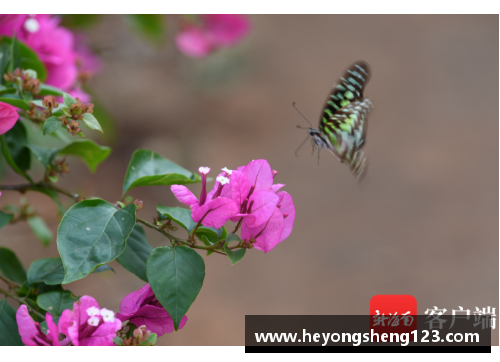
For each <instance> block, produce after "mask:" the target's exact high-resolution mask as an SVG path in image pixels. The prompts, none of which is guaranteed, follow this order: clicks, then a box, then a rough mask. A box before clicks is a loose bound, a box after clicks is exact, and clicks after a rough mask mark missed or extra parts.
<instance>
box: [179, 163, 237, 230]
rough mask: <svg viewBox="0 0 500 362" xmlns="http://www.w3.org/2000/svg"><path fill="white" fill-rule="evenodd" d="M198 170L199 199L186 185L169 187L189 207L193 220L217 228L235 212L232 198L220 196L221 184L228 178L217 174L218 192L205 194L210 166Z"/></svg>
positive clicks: (225, 182) (235, 207)
mask: <svg viewBox="0 0 500 362" xmlns="http://www.w3.org/2000/svg"><path fill="white" fill-rule="evenodd" d="M199 171H200V173H201V180H202V190H201V195H200V200H199V201H198V199H197V198H196V196H194V195H193V193H192V192H191V191H189V189H188V188H187V187H186V186H182V185H172V186H171V187H170V189H171V190H172V192H173V193H174V195H175V197H176V198H177V200H179V201H180V202H182V203H183V204H184V205H189V206H190V207H191V217H192V218H193V220H194V221H195V222H201V224H202V225H204V226H209V227H214V228H216V229H218V228H220V227H222V225H224V224H225V223H226V221H227V220H228V219H229V217H230V216H232V215H234V214H236V213H237V211H238V206H237V205H236V203H235V202H234V201H233V200H232V199H230V198H228V197H223V196H221V192H220V191H221V190H222V186H223V185H225V184H227V183H229V179H227V178H226V177H223V176H218V177H217V182H218V183H219V184H221V187H220V188H219V192H217V191H216V192H213V193H210V195H207V174H208V173H209V172H210V168H208V167H200V168H199Z"/></svg>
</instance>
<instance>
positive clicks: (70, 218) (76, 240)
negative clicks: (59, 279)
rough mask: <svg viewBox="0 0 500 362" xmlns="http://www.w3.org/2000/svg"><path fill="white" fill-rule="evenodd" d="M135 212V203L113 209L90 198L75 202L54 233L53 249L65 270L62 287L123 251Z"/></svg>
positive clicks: (133, 221) (108, 204) (133, 222)
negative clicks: (54, 246)
mask: <svg viewBox="0 0 500 362" xmlns="http://www.w3.org/2000/svg"><path fill="white" fill-rule="evenodd" d="M136 209H137V206H136V205H135V204H130V205H128V206H126V207H125V208H124V209H116V208H115V207H114V206H113V205H111V204H110V203H109V202H107V201H104V200H101V199H93V200H83V201H81V202H79V203H77V204H76V205H74V206H73V207H71V208H70V209H69V210H68V211H67V212H66V214H64V216H63V218H62V220H61V224H60V225H59V228H58V230H57V248H58V250H59V254H60V255H61V258H62V261H63V264H64V269H65V271H66V274H65V277H64V281H63V284H67V283H71V282H73V281H75V280H78V279H82V278H85V277H86V276H87V275H89V274H90V273H91V272H92V271H93V270H94V269H95V268H97V267H98V266H99V265H102V264H106V263H109V262H110V261H112V260H114V259H116V258H117V257H118V256H119V255H120V254H121V253H122V252H123V251H124V250H125V246H126V241H127V238H128V236H129V235H130V233H131V232H132V229H133V227H134V225H135V210H136Z"/></svg>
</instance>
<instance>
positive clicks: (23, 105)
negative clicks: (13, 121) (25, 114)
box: [0, 97, 30, 111]
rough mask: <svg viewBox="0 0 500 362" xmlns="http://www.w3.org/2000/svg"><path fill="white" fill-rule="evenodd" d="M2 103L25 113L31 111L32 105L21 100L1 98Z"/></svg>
mask: <svg viewBox="0 0 500 362" xmlns="http://www.w3.org/2000/svg"><path fill="white" fill-rule="evenodd" d="M0 102H4V103H7V104H10V105H11V106H14V107H17V108H21V109H22V110H23V111H27V110H28V109H30V104H29V103H28V102H26V101H25V100H22V99H21V98H11V97H0Z"/></svg>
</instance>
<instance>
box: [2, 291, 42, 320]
mask: <svg viewBox="0 0 500 362" xmlns="http://www.w3.org/2000/svg"><path fill="white" fill-rule="evenodd" d="M0 293H2V294H4V295H5V296H6V297H9V298H12V299H14V300H16V301H18V302H19V303H21V304H24V305H26V306H27V307H28V308H29V309H30V310H31V311H32V312H33V314H36V315H37V316H38V317H40V318H42V319H43V320H45V317H44V316H43V315H42V314H41V313H39V312H38V311H36V310H34V309H33V308H32V307H31V306H30V305H29V304H28V303H26V302H25V301H24V299H22V298H19V297H18V296H17V295H14V294H12V293H9V292H8V291H6V290H3V289H0Z"/></svg>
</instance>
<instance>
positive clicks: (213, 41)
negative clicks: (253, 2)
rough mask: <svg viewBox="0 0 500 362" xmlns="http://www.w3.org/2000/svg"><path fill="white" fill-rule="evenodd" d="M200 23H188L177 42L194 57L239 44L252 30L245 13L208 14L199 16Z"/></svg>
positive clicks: (178, 35)
mask: <svg viewBox="0 0 500 362" xmlns="http://www.w3.org/2000/svg"><path fill="white" fill-rule="evenodd" d="M198 20H199V21H200V23H201V24H200V25H194V24H188V25H185V27H184V29H183V30H182V31H180V32H179V33H178V34H177V36H176V38H175V43H176V45H177V47H178V48H179V50H180V51H181V52H182V53H184V54H185V55H188V56H190V57H194V58H202V57H205V56H207V55H208V54H210V53H211V52H212V51H213V50H215V49H217V48H220V47H229V46H233V45H235V44H237V43H238V42H239V41H241V39H243V38H244V37H245V36H246V34H247V33H248V31H249V30H250V21H249V19H248V17H247V16H245V15H238V14H208V15H200V16H199V17H198Z"/></svg>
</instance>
